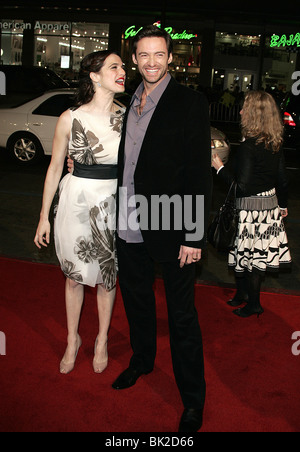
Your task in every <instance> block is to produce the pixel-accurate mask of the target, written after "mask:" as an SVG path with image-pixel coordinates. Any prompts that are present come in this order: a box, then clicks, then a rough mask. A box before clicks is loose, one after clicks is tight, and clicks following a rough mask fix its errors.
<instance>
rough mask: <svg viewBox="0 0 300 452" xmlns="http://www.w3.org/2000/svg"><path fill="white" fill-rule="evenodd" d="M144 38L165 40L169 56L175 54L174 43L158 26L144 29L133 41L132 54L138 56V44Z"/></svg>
mask: <svg viewBox="0 0 300 452" xmlns="http://www.w3.org/2000/svg"><path fill="white" fill-rule="evenodd" d="M143 38H164V39H165V41H166V44H167V49H168V55H170V53H172V52H173V41H172V38H171V36H170V34H169V33H167V32H166V31H165V30H162V29H161V28H158V27H157V26H156V25H147V26H146V27H144V28H142V29H141V30H140V31H139V32H138V34H137V35H136V36H135V37H134V38H133V41H132V53H133V54H134V55H135V56H136V49H137V44H138V42H139V41H140V40H141V39H143Z"/></svg>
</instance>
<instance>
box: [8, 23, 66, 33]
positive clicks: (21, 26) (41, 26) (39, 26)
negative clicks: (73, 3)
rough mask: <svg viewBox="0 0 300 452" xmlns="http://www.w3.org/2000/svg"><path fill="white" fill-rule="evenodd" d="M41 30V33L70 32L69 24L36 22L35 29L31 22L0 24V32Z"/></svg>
mask: <svg viewBox="0 0 300 452" xmlns="http://www.w3.org/2000/svg"><path fill="white" fill-rule="evenodd" d="M32 28H33V29H34V30H41V31H53V30H60V31H61V30H65V31H66V30H70V25H69V24H67V23H66V24H57V23H45V22H39V21H38V20H37V21H36V22H35V24H34V27H32V24H31V22H0V30H13V29H16V30H20V31H23V30H31V29H32Z"/></svg>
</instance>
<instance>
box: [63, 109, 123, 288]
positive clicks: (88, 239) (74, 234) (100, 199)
mask: <svg viewBox="0 0 300 452" xmlns="http://www.w3.org/2000/svg"><path fill="white" fill-rule="evenodd" d="M70 114H71V117H72V126H71V134H70V141H69V146H68V153H69V155H70V156H71V157H72V158H73V159H74V160H76V161H78V162H79V163H82V164H85V165H95V164H116V163H117V160H118V148H119V142H120V135H121V128H122V121H123V115H124V111H123V110H119V111H117V112H115V113H112V114H111V115H110V116H103V117H102V118H99V117H95V116H93V115H91V114H90V113H89V112H85V111H82V110H81V109H80V108H79V109H77V110H73V111H72V110H70ZM116 190H117V180H116V179H109V180H99V179H86V178H80V177H75V176H73V175H72V174H69V173H68V174H67V175H66V176H65V177H64V178H63V179H62V181H61V183H60V185H59V202H58V206H57V209H56V214H55V228H54V234H55V246H56V253H57V257H58V259H59V262H60V265H61V269H62V271H63V272H64V274H65V275H66V276H67V277H68V278H70V279H72V280H74V281H77V282H79V283H81V284H86V285H88V286H92V287H94V286H95V285H97V284H103V285H104V287H105V288H106V289H107V290H111V289H113V288H114V287H115V285H116V279H117V258H116V250H115V227H116V226H115V224H116V204H115V198H116Z"/></svg>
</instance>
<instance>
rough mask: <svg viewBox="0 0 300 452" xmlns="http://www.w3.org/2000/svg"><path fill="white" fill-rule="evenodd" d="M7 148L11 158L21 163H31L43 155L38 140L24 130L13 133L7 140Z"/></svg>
mask: <svg viewBox="0 0 300 452" xmlns="http://www.w3.org/2000/svg"><path fill="white" fill-rule="evenodd" d="M7 148H8V151H9V153H10V156H11V157H12V158H13V160H14V161H15V162H17V163H19V164H22V165H32V164H34V163H36V162H38V161H39V160H40V159H41V157H42V156H43V155H44V152H43V148H42V146H41V143H40V142H39V140H38V139H37V138H36V137H35V136H34V135H32V134H31V133H26V132H20V133H17V134H15V135H13V136H12V137H11V138H10V139H9V141H8V144H7Z"/></svg>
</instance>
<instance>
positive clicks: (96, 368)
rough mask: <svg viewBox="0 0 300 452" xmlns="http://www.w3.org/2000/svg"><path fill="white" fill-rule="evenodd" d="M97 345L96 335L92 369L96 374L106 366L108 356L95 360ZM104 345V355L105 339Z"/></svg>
mask: <svg viewBox="0 0 300 452" xmlns="http://www.w3.org/2000/svg"><path fill="white" fill-rule="evenodd" d="M97 345H98V337H97V338H96V342H95V347H94V355H95V356H94V360H93V369H94V372H95V373H96V374H101V373H102V372H103V371H104V370H105V369H106V368H107V365H108V356H107V358H106V359H104V360H102V361H97V360H96V349H97ZM105 347H106V355H107V341H106V343H105Z"/></svg>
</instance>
